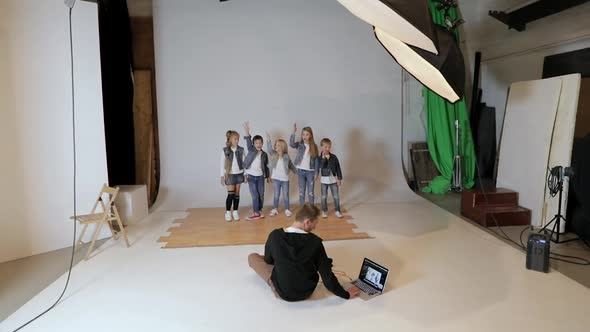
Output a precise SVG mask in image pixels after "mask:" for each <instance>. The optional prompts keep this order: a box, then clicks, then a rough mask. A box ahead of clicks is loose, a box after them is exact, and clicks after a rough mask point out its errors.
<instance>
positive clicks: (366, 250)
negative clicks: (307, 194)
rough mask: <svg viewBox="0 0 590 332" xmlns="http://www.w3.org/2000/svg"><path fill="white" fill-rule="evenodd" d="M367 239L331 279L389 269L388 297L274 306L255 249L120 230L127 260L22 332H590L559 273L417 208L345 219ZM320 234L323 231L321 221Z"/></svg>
mask: <svg viewBox="0 0 590 332" xmlns="http://www.w3.org/2000/svg"><path fill="white" fill-rule="evenodd" d="M350 213H351V214H353V216H354V222H355V223H357V225H358V226H359V229H360V230H361V231H367V232H369V234H370V235H373V236H375V237H376V238H375V239H370V240H354V241H337V242H326V243H325V246H326V248H327V251H328V255H329V256H330V257H332V258H333V259H334V264H335V266H334V269H336V270H341V271H345V272H346V273H347V274H348V275H350V276H353V277H354V276H355V275H356V274H358V270H359V268H360V264H361V261H362V258H363V257H365V256H366V257H370V258H373V259H374V260H376V261H378V262H380V263H382V264H383V265H386V266H387V267H389V268H390V270H391V274H390V277H389V279H388V284H387V286H386V293H385V294H384V295H383V296H380V297H377V298H375V299H373V300H371V301H363V300H361V299H354V300H352V301H346V300H342V299H340V298H337V297H335V296H331V295H330V294H329V293H328V292H327V290H325V289H324V288H323V286H321V285H320V286H319V287H318V289H317V290H316V293H315V294H314V299H313V300H309V301H305V302H300V303H287V302H283V301H281V300H278V299H275V297H274V296H273V295H272V293H271V291H270V289H268V286H266V284H265V283H264V282H262V281H261V280H259V279H258V277H257V276H256V275H255V274H254V272H252V271H251V270H250V269H249V268H248V264H247V261H246V257H247V255H248V254H249V253H250V252H255V251H256V252H262V250H263V246H262V245H260V246H236V247H214V248H188V249H166V250H163V249H160V246H161V245H162V244H160V243H157V242H156V240H157V239H158V237H159V236H161V235H162V234H165V232H166V229H168V228H169V227H170V225H171V223H172V221H173V220H174V219H175V218H180V217H184V215H185V213H182V212H157V213H154V214H151V215H150V216H149V217H148V218H147V219H145V220H144V221H143V222H142V223H140V225H138V226H134V227H130V228H129V235H130V241H131V243H132V246H131V248H129V249H126V248H125V247H124V246H123V244H122V243H121V242H115V241H112V240H109V241H108V242H106V243H105V244H104V245H103V246H102V247H101V248H99V249H98V251H97V252H96V255H95V256H94V257H92V258H91V259H90V260H89V261H87V262H81V263H80V264H78V265H77V266H76V267H75V268H74V270H73V274H72V280H71V284H70V287H69V288H68V291H67V292H66V295H65V296H64V299H63V300H62V302H61V303H60V304H59V305H58V306H57V307H56V308H54V309H53V310H52V311H50V312H49V313H48V314H46V315H45V316H43V317H42V318H40V319H39V320H37V321H36V322H34V323H32V324H31V325H29V326H28V327H27V328H25V329H23V331H336V330H337V331H359V330H367V328H370V329H378V330H380V331H404V332H409V331H453V332H460V331H470V332H472V331H478V332H479V331H568V332H575V331H588V326H589V325H590V315H587V313H588V308H589V306H590V290H589V289H587V288H585V287H584V286H582V285H580V284H578V283H576V282H574V281H572V280H571V279H569V278H567V277H565V276H564V275H562V274H560V273H559V272H555V271H552V272H550V273H549V274H543V273H538V272H531V271H527V270H526V269H525V267H524V263H525V256H524V254H523V253H522V252H519V251H517V250H516V249H514V248H512V247H510V246H508V245H506V244H504V243H502V242H501V241H500V240H498V239H496V238H494V237H493V236H492V235H490V234H487V233H486V232H485V231H483V230H480V229H478V228H476V227H474V226H472V225H470V224H469V223H467V222H465V221H463V220H461V219H460V218H458V217H455V216H453V215H452V214H450V213H448V212H446V211H444V210H442V209H441V208H439V207H437V206H435V205H433V204H432V203H430V202H428V201H426V200H423V199H421V198H419V199H418V200H416V201H412V202H405V203H404V202H400V203H391V204H365V205H357V206H355V207H352V208H351V209H350ZM320 222H321V221H320ZM64 281H65V275H64V276H62V277H61V278H60V279H58V280H57V281H56V282H55V283H53V284H52V285H50V286H49V287H48V288H47V289H45V290H44V291H42V292H41V293H40V294H38V295H37V296H36V297H34V298H33V299H32V300H31V301H29V302H28V303H27V304H26V305H24V306H23V307H22V308H20V309H19V310H18V311H17V312H16V313H14V314H13V315H12V316H10V317H9V318H8V319H6V320H5V321H4V322H3V323H2V324H1V325H0V331H12V330H14V329H15V328H16V327H17V326H19V325H20V324H21V323H23V322H25V321H26V320H28V319H29V318H31V317H33V316H34V315H36V314H38V313H40V312H41V311H42V310H44V309H45V308H47V307H48V306H49V305H50V304H52V303H53V301H54V300H55V299H56V298H57V296H58V295H59V293H60V292H61V290H62V287H63V284H64Z"/></svg>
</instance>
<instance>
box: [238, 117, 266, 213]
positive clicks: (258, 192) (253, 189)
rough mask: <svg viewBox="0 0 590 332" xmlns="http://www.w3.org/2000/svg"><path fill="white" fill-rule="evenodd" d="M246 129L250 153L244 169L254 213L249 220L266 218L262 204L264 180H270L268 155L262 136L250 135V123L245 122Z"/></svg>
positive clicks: (245, 137)
mask: <svg viewBox="0 0 590 332" xmlns="http://www.w3.org/2000/svg"><path fill="white" fill-rule="evenodd" d="M244 130H245V131H246V136H244V139H246V143H247V144H248V154H247V155H246V158H244V169H245V170H246V182H248V187H249V188H250V195H251V196H252V210H253V213H252V215H250V216H249V217H248V218H247V220H250V221H252V220H258V219H260V218H264V215H263V214H262V205H263V203H264V180H265V179H266V180H267V181H268V179H269V177H270V171H269V169H268V155H267V154H266V152H264V151H263V150H262V146H263V143H264V142H263V140H262V136H260V135H256V136H254V138H252V136H250V123H249V122H246V123H244Z"/></svg>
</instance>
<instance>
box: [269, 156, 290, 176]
mask: <svg viewBox="0 0 590 332" xmlns="http://www.w3.org/2000/svg"><path fill="white" fill-rule="evenodd" d="M271 179H273V180H279V181H289V175H287V173H285V162H284V161H283V158H281V157H279V160H277V167H276V168H275V169H274V170H273V171H272V176H271Z"/></svg>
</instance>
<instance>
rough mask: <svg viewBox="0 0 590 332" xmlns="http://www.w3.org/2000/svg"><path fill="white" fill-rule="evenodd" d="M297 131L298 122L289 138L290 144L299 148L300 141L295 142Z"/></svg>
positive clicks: (294, 147)
mask: <svg viewBox="0 0 590 332" xmlns="http://www.w3.org/2000/svg"><path fill="white" fill-rule="evenodd" d="M296 133H297V123H294V124H293V133H292V134H291V137H290V138H289V146H290V147H292V148H293V149H297V148H298V147H299V142H295V134H296Z"/></svg>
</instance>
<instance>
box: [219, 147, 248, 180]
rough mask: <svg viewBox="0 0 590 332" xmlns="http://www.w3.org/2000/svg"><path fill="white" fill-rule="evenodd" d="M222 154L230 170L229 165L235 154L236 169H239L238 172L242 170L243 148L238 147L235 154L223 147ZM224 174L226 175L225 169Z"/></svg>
mask: <svg viewBox="0 0 590 332" xmlns="http://www.w3.org/2000/svg"><path fill="white" fill-rule="evenodd" d="M223 153H224V154H225V159H226V160H227V162H228V163H229V165H230V166H229V167H230V168H231V164H232V163H233V162H234V154H235V155H236V158H238V167H239V168H240V170H243V169H244V164H243V160H244V148H243V147H241V146H238V147H237V149H236V152H235V153H233V151H232V149H230V148H228V147H224V148H223ZM226 165H227V164H226ZM225 173H226V174H227V169H226V170H225Z"/></svg>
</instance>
